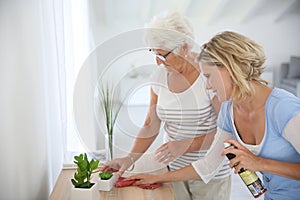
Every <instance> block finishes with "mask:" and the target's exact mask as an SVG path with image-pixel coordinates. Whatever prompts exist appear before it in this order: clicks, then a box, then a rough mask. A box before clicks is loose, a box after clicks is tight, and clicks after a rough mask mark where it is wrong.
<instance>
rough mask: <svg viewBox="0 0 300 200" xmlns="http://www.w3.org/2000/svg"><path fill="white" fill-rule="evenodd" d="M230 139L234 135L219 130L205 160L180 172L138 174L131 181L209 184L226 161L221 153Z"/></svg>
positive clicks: (194, 163) (141, 182) (142, 182)
mask: <svg viewBox="0 0 300 200" xmlns="http://www.w3.org/2000/svg"><path fill="white" fill-rule="evenodd" d="M228 138H232V134H230V133H227V132H224V131H222V130H220V129H218V131H217V133H216V135H215V139H214V141H213V143H212V145H211V147H210V149H209V150H208V152H207V154H206V156H205V157H204V158H202V159H200V160H198V161H196V162H193V163H192V164H191V165H188V166H187V167H184V168H181V169H179V170H175V171H171V172H167V173H164V174H158V175H151V174H138V175H135V176H131V177H130V179H140V182H137V184H148V183H149V184H151V183H158V182H160V183H161V182H176V181H185V180H191V179H199V178H201V179H202V180H203V181H204V182H206V183H207V182H209V181H210V180H211V179H212V178H213V177H214V176H215V174H216V173H217V172H218V170H219V168H220V167H221V166H222V164H223V163H224V161H225V160H226V158H225V157H224V156H221V152H222V150H223V149H224V140H225V139H228Z"/></svg>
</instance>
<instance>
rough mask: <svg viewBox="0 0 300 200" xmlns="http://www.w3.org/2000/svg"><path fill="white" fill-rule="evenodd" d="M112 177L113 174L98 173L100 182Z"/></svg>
mask: <svg viewBox="0 0 300 200" xmlns="http://www.w3.org/2000/svg"><path fill="white" fill-rule="evenodd" d="M112 176H113V174H112V173H110V172H102V173H99V177H100V178H101V180H108V179H110V178H111V177H112Z"/></svg>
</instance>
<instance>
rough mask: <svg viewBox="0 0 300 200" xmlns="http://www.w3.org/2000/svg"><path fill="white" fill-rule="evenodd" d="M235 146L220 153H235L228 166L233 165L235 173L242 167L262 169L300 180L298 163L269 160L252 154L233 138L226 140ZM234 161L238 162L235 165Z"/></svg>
mask: <svg viewBox="0 0 300 200" xmlns="http://www.w3.org/2000/svg"><path fill="white" fill-rule="evenodd" d="M226 142H228V143H231V144H233V145H234V146H235V147H236V148H228V149H226V150H224V151H223V153H222V155H225V154H227V153H232V154H235V155H236V157H235V158H233V159H231V160H230V167H235V173H238V172H239V171H240V170H241V169H242V168H244V169H248V170H250V171H263V172H268V173H271V174H276V175H279V176H283V177H286V178H290V179H296V180H300V163H292V162H282V161H277V160H271V159H266V158H262V157H259V156H256V155H254V154H253V153H252V152H251V151H250V150H248V149H247V148H246V147H244V146H243V145H241V144H240V143H239V142H237V141H235V140H226ZM236 163H238V164H237V165H236Z"/></svg>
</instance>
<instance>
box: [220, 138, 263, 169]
mask: <svg viewBox="0 0 300 200" xmlns="http://www.w3.org/2000/svg"><path fill="white" fill-rule="evenodd" d="M224 142H227V143H230V144H232V145H233V146H235V148H228V149H225V150H224V151H223V152H222V156H225V155H226V154H227V153H232V154H235V156H236V157H235V158H233V159H231V160H230V164H229V165H230V167H231V168H232V167H234V168H235V170H234V173H238V172H239V171H240V170H241V169H242V168H244V169H248V170H250V171H253V172H255V171H260V169H261V167H260V166H262V162H263V158H261V157H259V156H256V155H254V154H253V153H252V152H251V151H250V150H249V149H247V148H246V147H244V146H243V145H241V144H240V143H239V142H237V141H236V140H232V139H229V140H225V141H224Z"/></svg>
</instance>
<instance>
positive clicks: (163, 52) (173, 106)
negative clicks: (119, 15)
mask: <svg viewBox="0 0 300 200" xmlns="http://www.w3.org/2000/svg"><path fill="white" fill-rule="evenodd" d="M193 37H194V36H193V29H192V27H191V25H190V22H189V21H188V20H187V18H186V17H184V16H182V15H181V14H179V13H177V12H172V13H166V14H164V15H160V16H157V17H154V18H153V20H152V21H151V22H150V23H149V24H148V25H147V29H146V35H145V40H146V42H147V44H148V45H149V46H150V47H151V49H150V51H151V52H152V53H153V54H154V55H155V58H156V63H157V65H159V66H161V67H158V69H157V74H156V77H155V81H154V84H153V85H152V87H151V101H150V106H149V110H148V113H147V117H146V120H145V123H144V126H143V128H142V129H141V130H140V132H139V135H138V137H137V138H136V140H135V143H134V146H133V148H132V150H131V153H130V154H129V155H128V156H127V157H123V158H118V159H115V160H113V161H110V162H108V163H106V166H105V167H104V168H103V170H108V169H109V168H113V169H116V170H119V174H120V175H122V173H123V172H124V170H126V169H128V168H129V167H130V165H131V164H132V163H133V162H134V161H136V160H137V159H138V158H139V157H140V156H141V154H143V153H144V152H145V151H146V150H147V149H148V148H149V146H150V145H151V144H152V142H153V141H154V140H155V138H156V136H157V135H158V133H159V129H160V125H161V123H162V122H163V123H164V130H165V133H166V136H167V137H166V139H167V141H166V143H164V144H163V145H162V146H161V147H160V148H158V149H157V151H156V153H157V154H156V155H157V160H158V161H160V162H163V163H166V164H168V166H169V170H170V171H174V170H178V169H181V168H183V167H186V166H188V165H190V164H191V163H192V162H195V161H197V160H198V159H200V158H201V157H203V156H204V155H205V154H206V153H207V149H208V148H209V146H210V144H211V142H212V140H213V137H214V135H215V132H216V119H217V114H216V113H217V112H218V110H219V104H218V101H217V98H214V94H213V93H208V91H207V90H206V88H205V80H204V78H203V77H202V76H200V69H199V64H198V62H195V61H196V55H197V54H195V53H193V52H192V51H191V49H192V46H193ZM212 99H213V100H212ZM213 105H214V107H213ZM214 108H215V109H216V111H215V109H214ZM206 136H207V137H206ZM204 140H205V141H204ZM228 164H229V162H224V163H223V164H222V166H221V167H220V168H219V169H218V172H217V173H215V174H214V176H213V177H212V180H211V181H210V183H209V184H205V183H204V182H203V181H202V180H201V179H195V180H187V179H186V180H185V181H181V182H175V183H173V188H174V190H173V191H174V194H175V199H178V200H182V199H185V200H188V199H204V200H205V199H207V200H211V199H222V200H224V199H230V191H231V179H230V168H229V165H228ZM129 170H130V168H129Z"/></svg>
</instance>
